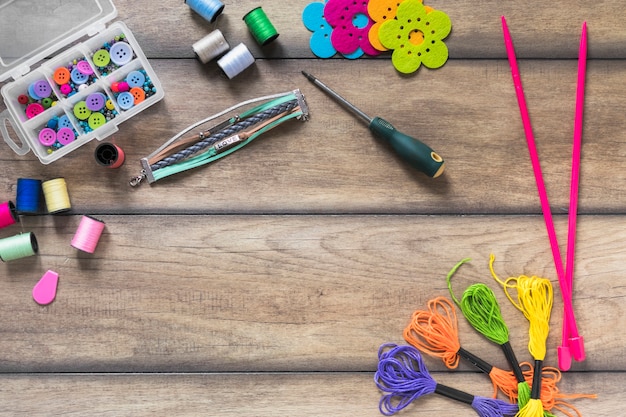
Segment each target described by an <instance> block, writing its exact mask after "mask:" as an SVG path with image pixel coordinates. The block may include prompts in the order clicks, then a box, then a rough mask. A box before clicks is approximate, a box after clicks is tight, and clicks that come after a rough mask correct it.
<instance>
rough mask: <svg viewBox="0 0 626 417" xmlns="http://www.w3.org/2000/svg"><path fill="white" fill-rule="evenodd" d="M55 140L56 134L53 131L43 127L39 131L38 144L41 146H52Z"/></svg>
mask: <svg viewBox="0 0 626 417" xmlns="http://www.w3.org/2000/svg"><path fill="white" fill-rule="evenodd" d="M56 140H57V132H55V131H54V129H50V128H49V127H45V128H43V129H41V131H39V142H41V144H42V145H43V146H52V145H53V144H54V142H56Z"/></svg>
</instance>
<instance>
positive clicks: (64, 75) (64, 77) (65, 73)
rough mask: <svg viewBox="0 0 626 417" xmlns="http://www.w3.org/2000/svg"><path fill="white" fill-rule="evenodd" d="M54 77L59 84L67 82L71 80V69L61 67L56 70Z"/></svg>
mask: <svg viewBox="0 0 626 417" xmlns="http://www.w3.org/2000/svg"><path fill="white" fill-rule="evenodd" d="M52 79H53V80H54V82H55V83H57V84H58V85H63V84H67V83H69V82H70V70H68V69H67V68H65V67H59V68H57V69H55V70H54V75H53V76H52Z"/></svg>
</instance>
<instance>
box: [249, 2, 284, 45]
mask: <svg viewBox="0 0 626 417" xmlns="http://www.w3.org/2000/svg"><path fill="white" fill-rule="evenodd" d="M243 21H244V22H246V25H247V26H248V29H250V32H251V33H252V36H254V39H256V41H257V42H258V43H259V44H260V45H261V46H265V45H267V44H268V43H270V42H272V41H273V40H274V39H276V38H277V37H278V32H277V31H276V28H275V27H274V25H272V22H270V19H269V18H268V17H267V15H266V14H265V12H264V11H263V9H262V8H261V6H259V7H257V8H256V9H252V10H250V11H249V12H248V13H246V15H245V16H244V17H243Z"/></svg>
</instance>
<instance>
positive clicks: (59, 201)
mask: <svg viewBox="0 0 626 417" xmlns="http://www.w3.org/2000/svg"><path fill="white" fill-rule="evenodd" d="M41 188H42V189H43V195H44V197H45V200H46V207H47V208H48V213H50V214H56V213H62V212H65V211H68V210H69V209H71V208H72V205H71V203H70V196H69V194H68V191H67V184H66V183H65V178H56V179H53V180H49V181H45V182H43V183H42V184H41Z"/></svg>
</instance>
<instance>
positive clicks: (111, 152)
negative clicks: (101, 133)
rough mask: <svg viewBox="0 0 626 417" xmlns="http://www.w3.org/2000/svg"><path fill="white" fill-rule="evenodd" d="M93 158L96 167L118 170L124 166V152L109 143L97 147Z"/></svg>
mask: <svg viewBox="0 0 626 417" xmlns="http://www.w3.org/2000/svg"><path fill="white" fill-rule="evenodd" d="M94 156H95V158H96V162H97V163H98V165H101V166H103V167H107V168H119V167H121V166H122V165H123V164H124V159H125V156H124V151H123V150H122V149H121V148H120V147H119V146H116V145H114V144H112V143H109V142H104V143H101V144H100V145H98V147H97V148H96V150H95V152H94Z"/></svg>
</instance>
